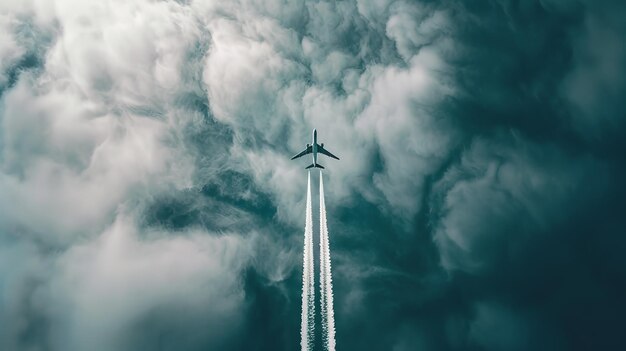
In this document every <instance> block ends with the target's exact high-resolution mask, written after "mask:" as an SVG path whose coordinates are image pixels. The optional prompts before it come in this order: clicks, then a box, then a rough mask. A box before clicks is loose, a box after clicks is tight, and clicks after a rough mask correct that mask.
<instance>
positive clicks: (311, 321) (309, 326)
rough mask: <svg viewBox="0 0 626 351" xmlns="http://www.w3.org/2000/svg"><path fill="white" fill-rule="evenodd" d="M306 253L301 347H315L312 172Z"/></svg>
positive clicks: (306, 227) (307, 209) (307, 350)
mask: <svg viewBox="0 0 626 351" xmlns="http://www.w3.org/2000/svg"><path fill="white" fill-rule="evenodd" d="M303 251H304V253H303V255H302V317H301V324H300V338H301V339H300V347H301V348H302V351H309V350H312V349H313V340H314V337H313V336H314V332H315V274H314V268H315V267H314V266H313V210H312V208H311V172H309V176H308V180H307V191H306V222H305V226H304V250H303Z"/></svg>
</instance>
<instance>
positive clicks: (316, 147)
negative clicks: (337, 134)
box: [291, 129, 339, 169]
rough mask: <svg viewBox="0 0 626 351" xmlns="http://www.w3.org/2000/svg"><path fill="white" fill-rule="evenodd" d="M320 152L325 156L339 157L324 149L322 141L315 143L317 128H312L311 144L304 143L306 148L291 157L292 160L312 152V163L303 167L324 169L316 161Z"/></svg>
mask: <svg viewBox="0 0 626 351" xmlns="http://www.w3.org/2000/svg"><path fill="white" fill-rule="evenodd" d="M318 152H319V153H320V154H324V155H326V156H329V157H332V158H334V159H336V160H338V159H339V157H337V156H335V155H333V154H331V153H330V152H329V151H328V150H326V149H324V143H321V144H318V143H317V130H316V129H313V143H312V144H306V149H304V151H302V152H301V153H299V154H297V155H295V156H294V157H292V158H291V159H292V160H294V159H296V158H298V157H301V156H304V155H307V154H313V163H311V164H310V165H309V166H308V167H306V168H305V169H309V168H313V167H315V168H321V169H324V167H323V166H322V165H320V164H319V163H317V153H318Z"/></svg>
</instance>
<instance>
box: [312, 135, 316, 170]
mask: <svg viewBox="0 0 626 351" xmlns="http://www.w3.org/2000/svg"><path fill="white" fill-rule="evenodd" d="M311 148H312V149H313V150H311V151H312V152H311V155H313V164H314V165H316V164H317V129H313V143H312V144H311Z"/></svg>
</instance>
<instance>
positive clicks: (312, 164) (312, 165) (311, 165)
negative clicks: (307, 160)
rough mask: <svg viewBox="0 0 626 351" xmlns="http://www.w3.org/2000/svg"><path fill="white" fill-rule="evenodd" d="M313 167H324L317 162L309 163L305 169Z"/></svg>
mask: <svg viewBox="0 0 626 351" xmlns="http://www.w3.org/2000/svg"><path fill="white" fill-rule="evenodd" d="M313 167H315V168H321V169H324V166H322V165H321V164H319V163H311V164H310V165H309V166H308V167H307V168H305V169H309V168H313Z"/></svg>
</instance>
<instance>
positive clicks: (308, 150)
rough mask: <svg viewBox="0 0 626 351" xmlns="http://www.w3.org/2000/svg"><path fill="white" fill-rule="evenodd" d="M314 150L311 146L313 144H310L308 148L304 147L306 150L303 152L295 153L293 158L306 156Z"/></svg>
mask: <svg viewBox="0 0 626 351" xmlns="http://www.w3.org/2000/svg"><path fill="white" fill-rule="evenodd" d="M312 151H313V148H312V147H311V145H309V146H308V147H307V148H306V149H304V151H302V152H301V153H299V154H297V155H295V156H294V157H292V158H291V159H292V160H293V159H296V158H298V157H301V156H304V155H306V154H310V153H311V152H312Z"/></svg>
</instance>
